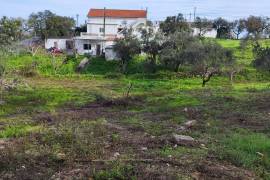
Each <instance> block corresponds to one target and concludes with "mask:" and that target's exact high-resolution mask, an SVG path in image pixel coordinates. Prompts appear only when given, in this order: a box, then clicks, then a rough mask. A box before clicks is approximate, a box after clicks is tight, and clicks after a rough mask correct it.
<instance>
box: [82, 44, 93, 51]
mask: <svg viewBox="0 0 270 180" xmlns="http://www.w3.org/2000/svg"><path fill="white" fill-rule="evenodd" d="M83 49H84V50H91V44H84V45H83Z"/></svg>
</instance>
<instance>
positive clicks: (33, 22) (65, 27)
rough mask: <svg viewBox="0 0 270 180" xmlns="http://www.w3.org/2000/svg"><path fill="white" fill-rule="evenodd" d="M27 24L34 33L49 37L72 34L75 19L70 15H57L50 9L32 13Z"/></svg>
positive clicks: (43, 37)
mask: <svg viewBox="0 0 270 180" xmlns="http://www.w3.org/2000/svg"><path fill="white" fill-rule="evenodd" d="M28 25H29V27H30V28H31V29H32V31H33V33H34V35H36V36H39V37H41V38H42V39H47V38H49V37H67V36H72V35H73V31H74V26H75V20H74V19H73V18H70V17H65V16H58V15H56V14H54V13H52V12H51V11H48V10H45V11H44V12H38V13H32V14H31V15H30V17H29V20H28Z"/></svg>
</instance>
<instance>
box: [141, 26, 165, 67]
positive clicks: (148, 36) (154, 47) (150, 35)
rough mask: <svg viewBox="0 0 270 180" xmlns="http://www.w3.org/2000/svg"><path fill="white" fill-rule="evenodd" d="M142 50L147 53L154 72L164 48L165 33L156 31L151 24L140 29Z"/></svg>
mask: <svg viewBox="0 0 270 180" xmlns="http://www.w3.org/2000/svg"><path fill="white" fill-rule="evenodd" d="M140 33H141V45H142V51H143V52H144V53H146V54H147V58H148V60H149V65H150V66H149V67H150V68H151V71H152V72H155V71H156V64H157V58H158V55H159V54H160V51H161V49H162V43H163V35H162V33H160V32H156V31H155V30H154V28H153V27H152V25H151V24H148V26H146V27H143V28H141V29H140Z"/></svg>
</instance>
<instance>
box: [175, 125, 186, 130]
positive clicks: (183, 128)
mask: <svg viewBox="0 0 270 180" xmlns="http://www.w3.org/2000/svg"><path fill="white" fill-rule="evenodd" d="M177 130H178V131H184V130H186V127H185V126H180V127H179V128H177Z"/></svg>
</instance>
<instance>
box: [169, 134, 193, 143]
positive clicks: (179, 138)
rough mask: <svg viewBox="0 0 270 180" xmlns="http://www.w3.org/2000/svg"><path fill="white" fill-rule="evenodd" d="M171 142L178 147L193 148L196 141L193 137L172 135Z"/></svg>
mask: <svg viewBox="0 0 270 180" xmlns="http://www.w3.org/2000/svg"><path fill="white" fill-rule="evenodd" d="M173 142H174V143H175V144H177V145H180V146H194V145H195V144H196V141H195V139H194V138H193V137H190V136H185V135H178V134H173Z"/></svg>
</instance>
